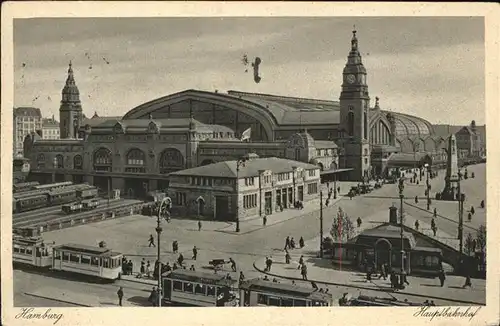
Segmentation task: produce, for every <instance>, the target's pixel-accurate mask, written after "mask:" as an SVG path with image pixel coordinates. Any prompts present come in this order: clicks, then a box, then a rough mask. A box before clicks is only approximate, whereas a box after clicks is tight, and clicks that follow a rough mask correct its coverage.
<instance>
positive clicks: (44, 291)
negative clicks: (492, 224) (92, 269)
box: [14, 164, 486, 306]
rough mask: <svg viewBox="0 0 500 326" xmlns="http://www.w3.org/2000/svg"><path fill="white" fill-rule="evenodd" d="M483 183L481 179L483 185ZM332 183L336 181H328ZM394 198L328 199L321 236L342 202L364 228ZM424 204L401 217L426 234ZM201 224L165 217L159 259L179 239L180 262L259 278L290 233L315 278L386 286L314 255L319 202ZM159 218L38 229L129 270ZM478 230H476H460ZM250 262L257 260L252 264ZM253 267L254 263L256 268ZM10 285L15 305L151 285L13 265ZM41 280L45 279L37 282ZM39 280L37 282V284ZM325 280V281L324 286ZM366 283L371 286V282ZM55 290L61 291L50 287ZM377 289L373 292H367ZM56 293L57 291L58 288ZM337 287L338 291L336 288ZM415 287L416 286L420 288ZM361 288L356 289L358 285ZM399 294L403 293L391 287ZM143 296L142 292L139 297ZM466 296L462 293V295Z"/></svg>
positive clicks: (151, 257)
mask: <svg viewBox="0 0 500 326" xmlns="http://www.w3.org/2000/svg"><path fill="white" fill-rule="evenodd" d="M471 171H474V172H475V175H476V177H475V178H474V179H468V180H467V181H465V185H464V186H463V189H464V192H465V193H469V192H470V193H471V195H470V196H468V197H467V198H468V200H470V202H471V203H472V202H477V205H476V206H478V204H479V202H480V198H485V186H484V180H485V165H484V164H482V165H476V166H470V167H469V173H470V172H471ZM444 174H445V173H444V171H440V174H439V177H438V178H435V179H434V180H432V189H439V190H440V189H441V188H442V186H443V178H444ZM481 183H482V184H481ZM339 184H340V186H341V194H343V195H345V192H346V191H347V190H348V189H349V188H350V184H341V183H339ZM331 186H333V184H332V185H331ZM423 190H424V188H423V186H421V185H411V184H408V185H407V186H406V187H405V190H404V193H405V197H406V198H408V199H405V201H407V202H408V203H411V202H412V200H411V198H414V197H415V196H416V195H418V196H422V197H423ZM392 204H395V205H396V206H398V207H399V199H398V190H397V185H395V184H387V185H384V186H383V187H382V188H381V189H377V190H375V191H374V192H372V193H370V194H368V195H362V196H357V197H354V198H353V199H352V200H350V199H349V198H348V197H345V196H344V197H342V196H340V197H339V198H338V199H337V200H336V201H333V200H332V201H331V202H330V204H329V206H328V207H325V208H324V209H323V217H324V221H323V225H324V235H325V236H327V235H328V234H329V231H330V228H331V225H332V222H333V217H334V215H335V213H336V212H337V210H338V208H339V207H342V209H343V210H344V211H345V212H346V213H347V214H348V215H349V216H350V217H351V219H352V220H353V221H354V220H355V219H356V218H357V217H358V216H360V217H362V219H363V224H362V228H361V229H363V228H368V227H370V228H371V227H374V226H376V225H379V224H380V223H383V222H387V221H388V219H389V211H388V208H389V207H390V206H391V205H392ZM434 205H436V207H438V211H439V214H440V215H442V216H443V217H438V218H437V220H436V223H437V225H438V234H437V238H438V239H439V240H440V241H443V242H446V241H450V243H451V242H453V243H455V244H456V242H457V241H456V239H454V238H456V230H457V223H456V221H457V219H458V218H457V210H456V203H453V202H450V203H446V202H444V203H443V202H437V201H435V200H434V201H433V206H432V207H431V210H432V209H433V207H434ZM422 208H424V207H423V206H422V204H420V205H417V207H412V206H410V205H405V212H406V214H407V220H406V221H405V222H406V224H408V225H409V226H412V224H413V223H414V220H416V219H418V220H419V222H420V225H421V228H422V230H423V232H424V233H426V232H427V233H429V234H430V230H429V229H430V227H429V224H430V220H431V218H432V214H431V213H429V212H426V211H425V210H423V209H422ZM485 216H486V213H485V210H481V209H480V208H478V209H476V214H475V216H474V219H473V221H472V222H471V223H469V224H467V225H468V226H469V227H474V228H477V227H478V226H479V225H480V224H482V223H485ZM202 224H203V225H202V229H201V231H198V226H197V221H194V220H187V219H173V220H172V221H171V222H170V223H167V222H166V221H162V227H163V232H162V235H161V242H160V248H161V260H162V261H163V262H167V261H168V262H170V264H172V263H173V262H175V260H176V259H177V254H174V253H173V252H172V241H174V240H177V241H178V243H179V252H180V253H182V254H183V256H184V258H185V264H186V265H187V266H188V268H189V266H191V265H194V266H195V268H196V269H197V270H206V271H212V269H211V268H210V267H209V264H208V262H209V261H210V260H212V259H225V260H228V259H229V258H230V257H231V258H233V259H234V260H235V261H236V263H237V267H238V271H237V272H230V271H229V270H230V268H229V266H226V269H225V270H224V271H221V272H220V273H230V274H231V275H232V277H233V278H237V277H238V274H239V271H243V273H244V274H245V276H246V278H253V277H263V274H262V273H261V272H259V270H258V269H262V266H261V265H262V261H263V259H264V257H266V256H272V257H273V259H274V260H275V261H276V262H279V261H284V252H283V248H284V245H285V238H286V237H287V236H290V237H294V238H295V240H296V242H298V240H299V238H300V237H301V236H302V237H303V238H304V240H305V242H306V246H305V248H304V249H302V250H303V252H300V251H294V252H293V253H292V258H293V259H294V260H295V261H296V260H298V256H300V255H299V254H304V255H305V256H306V257H307V260H309V262H310V265H311V266H310V269H309V275H310V278H314V277H316V278H317V279H318V281H320V282H327V281H328V282H333V283H337V282H338V283H341V284H346V286H348V287H349V289H351V290H349V291H347V290H346V292H352V291H354V289H356V290H355V291H363V293H365V292H366V291H368V292H366V293H378V294H379V295H384V294H383V292H380V291H378V290H380V287H384V286H386V284H385V282H383V281H382V280H380V281H379V280H375V281H374V282H372V284H366V283H365V282H364V281H363V277H364V275H363V276H362V275H361V274H358V273H353V272H340V271H333V270H332V268H331V267H330V266H331V264H330V263H329V262H328V261H327V260H323V261H319V260H317V259H316V258H315V257H316V254H317V252H318V249H319V225H320V221H319V201H313V202H311V203H307V204H306V205H305V207H304V209H303V210H296V209H289V210H285V211H284V212H281V213H277V214H273V215H271V216H268V222H267V225H266V226H263V225H262V220H261V219H259V218H257V219H250V220H246V221H243V222H242V223H241V232H240V233H236V232H235V231H234V228H235V225H234V223H230V222H212V221H204V222H203V223H202ZM155 227H156V218H155V217H149V216H140V215H138V216H129V217H123V218H117V219H114V220H107V221H103V222H99V223H93V224H87V225H82V226H78V227H74V228H68V229H62V230H57V231H52V232H47V233H44V234H43V237H44V239H46V240H47V241H55V242H56V243H59V244H60V243H80V244H85V245H92V246H97V244H98V243H99V242H100V241H102V240H104V241H106V243H107V246H108V247H109V248H112V249H114V250H116V251H120V252H122V253H124V255H125V256H126V257H127V259H131V260H132V261H133V263H134V271H135V272H137V271H138V270H139V267H140V261H141V260H142V259H143V258H144V259H145V260H146V261H150V263H151V265H153V264H154V262H155V260H156V258H157V248H156V247H152V246H151V247H150V246H148V238H149V235H150V234H152V235H153V236H154V237H155V244H156V245H158V243H156V242H157V240H156V233H155ZM467 230H470V232H475V231H474V230H473V229H470V228H469V229H467V228H466V229H465V232H464V233H465V234H466V233H467ZM446 239H448V240H446ZM193 246H196V247H197V248H198V257H197V260H196V261H195V260H193V259H192V248H193ZM254 264H255V266H254ZM255 267H257V269H256V268H255ZM273 268H274V270H273V272H277V275H279V276H280V277H281V278H280V280H281V281H282V282H286V281H287V280H286V278H287V277H294V276H295V277H297V276H300V275H299V273H298V271H297V270H296V267H295V266H293V267H292V268H288V267H287V266H285V265H284V264H280V263H277V264H276V265H275V267H273ZM14 279H15V284H16V286H15V292H16V296H15V297H16V304H17V303H18V302H23V300H24V301H27V300H28V299H26V298H25V299H22V298H21V297H22V296H25V294H24V293H25V292H26V293H30V294H32V295H37V296H42V297H47V298H54V297H58V298H61V297H65V298H67V301H68V302H76V303H79V304H83V305H94V306H96V305H97V306H108V305H116V302H115V301H116V290H117V287H118V286H120V285H123V286H125V287H124V289H125V293H126V294H125V297H126V298H132V299H131V300H129V301H127V300H126V302H125V304H126V305H146V304H147V302H145V301H144V299H145V298H147V296H148V295H149V294H148V293H149V291H150V290H151V286H152V285H151V282H144V280H139V279H134V280H133V281H134V282H132V281H127V280H121V281H118V282H116V283H115V284H110V285H97V284H86V283H82V282H75V281H71V280H62V281H61V280H59V279H57V278H54V277H51V276H46V275H39V274H33V273H29V272H25V271H15V273H14ZM41 280H43V281H42V282H41ZM40 282H41V283H40ZM410 283H411V284H412V285H411V286H410V287H409V288H408V289H407V292H408V295H409V293H414V294H417V295H421V294H422V292H424V293H427V294H428V295H429V296H433V297H436V298H438V297H441V298H443V299H436V300H435V301H436V303H437V302H441V303H442V304H452V303H451V301H446V298H449V299H451V300H462V301H471V302H478V303H482V302H484V300H485V299H484V297H485V282H484V281H480V280H473V288H472V289H461V288H459V287H461V285H462V284H463V278H461V277H456V278H454V277H451V276H450V277H449V278H448V281H447V284H446V285H445V287H444V288H440V287H436V286H435V285H436V284H437V283H438V280H433V279H420V278H411V279H410ZM30 284H46V286H36V287H35V288H36V289H37V290H36V291H35V292H36V293H33V291H31V292H30V286H29V285H30ZM360 285H362V286H363V287H364V288H365V289H359V288H357V287H356V286H358V287H359V286H360ZM325 286H326V285H325ZM88 287H91V288H92V293H93V294H92V295H89V294H86V293H88V291H87V288H88ZM370 287H371V289H370ZM344 290H345V289H344V288H338V289H335V286H332V290H331V292H332V293H335V295H337V294H338V293H340V292H341V291H344ZM54 291H58V292H57V293H55V292H54ZM370 291H375V292H370ZM59 292H60V293H59ZM337 292H338V293H337ZM417 292H418V293H417ZM356 293H358V292H356ZM393 295H399V296H401V295H402V294H401V293H400V294H393ZM17 298H19V299H17ZM141 298H142V299H141ZM464 298H466V299H467V300H465V299H464ZM415 300H417V301H419V300H420V301H423V300H425V299H424V298H422V297H420V296H416V297H415Z"/></svg>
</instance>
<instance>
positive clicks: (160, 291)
mask: <svg viewBox="0 0 500 326" xmlns="http://www.w3.org/2000/svg"><path fill="white" fill-rule="evenodd" d="M166 202H169V203H171V202H172V200H171V199H170V197H165V198H163V199H162V201H161V203H160V207H159V208H158V215H157V218H156V229H155V230H156V234H157V235H158V240H157V241H158V252H157V255H158V307H161V300H162V289H161V260H160V254H161V253H160V236H161V232H162V231H163V229H162V228H161V225H160V219H161V212H162V207H163V204H164V203H166Z"/></svg>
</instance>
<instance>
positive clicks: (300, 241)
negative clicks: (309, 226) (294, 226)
mask: <svg viewBox="0 0 500 326" xmlns="http://www.w3.org/2000/svg"><path fill="white" fill-rule="evenodd" d="M304 246H305V243H304V238H303V237H300V239H299V247H300V249H302V248H304Z"/></svg>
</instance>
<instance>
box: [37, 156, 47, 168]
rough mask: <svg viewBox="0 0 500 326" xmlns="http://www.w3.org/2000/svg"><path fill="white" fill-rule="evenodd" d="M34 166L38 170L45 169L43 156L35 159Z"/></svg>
mask: <svg viewBox="0 0 500 326" xmlns="http://www.w3.org/2000/svg"><path fill="white" fill-rule="evenodd" d="M36 165H37V167H38V168H39V169H44V168H45V155H43V154H38V156H37V158H36Z"/></svg>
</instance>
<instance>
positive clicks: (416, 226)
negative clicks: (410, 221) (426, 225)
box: [415, 220, 420, 231]
mask: <svg viewBox="0 0 500 326" xmlns="http://www.w3.org/2000/svg"><path fill="white" fill-rule="evenodd" d="M419 226H420V223H418V220H416V221H415V230H417V231H418V227H419Z"/></svg>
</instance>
